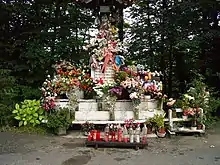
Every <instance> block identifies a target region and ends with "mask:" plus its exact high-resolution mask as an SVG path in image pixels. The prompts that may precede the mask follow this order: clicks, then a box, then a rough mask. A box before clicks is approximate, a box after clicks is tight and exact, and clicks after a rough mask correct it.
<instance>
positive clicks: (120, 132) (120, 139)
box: [118, 129, 122, 142]
mask: <svg viewBox="0 0 220 165" xmlns="http://www.w3.org/2000/svg"><path fill="white" fill-rule="evenodd" d="M121 141H122V131H121V129H119V130H118V142H121Z"/></svg>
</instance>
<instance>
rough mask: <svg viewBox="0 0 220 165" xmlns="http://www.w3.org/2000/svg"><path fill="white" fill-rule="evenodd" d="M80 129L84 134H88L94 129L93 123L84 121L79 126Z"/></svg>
mask: <svg viewBox="0 0 220 165" xmlns="http://www.w3.org/2000/svg"><path fill="white" fill-rule="evenodd" d="M81 128H82V131H83V132H84V133H89V131H91V130H94V129H95V125H94V124H93V123H89V122H88V121H86V122H85V123H83V124H82V125H81Z"/></svg>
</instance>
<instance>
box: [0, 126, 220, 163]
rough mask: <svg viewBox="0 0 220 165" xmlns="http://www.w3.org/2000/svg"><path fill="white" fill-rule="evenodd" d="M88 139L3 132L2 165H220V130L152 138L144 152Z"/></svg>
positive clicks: (0, 136) (0, 153)
mask: <svg viewBox="0 0 220 165" xmlns="http://www.w3.org/2000/svg"><path fill="white" fill-rule="evenodd" d="M83 143H84V139H77V138H64V137H54V136H51V137H50V136H37V135H28V134H14V133H8V132H0V165H146V164H148V165H220V128H218V129H214V130H212V131H210V132H209V134H208V135H206V136H204V137H195V136H176V137H173V138H171V139H169V138H164V139H158V138H152V139H149V140H148V143H149V146H148V147H147V148H146V149H143V150H138V151H135V150H132V149H114V148H100V149H98V150H95V149H93V148H86V147H85V146H84V144H83Z"/></svg>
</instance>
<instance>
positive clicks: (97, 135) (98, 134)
mask: <svg viewBox="0 0 220 165" xmlns="http://www.w3.org/2000/svg"><path fill="white" fill-rule="evenodd" d="M96 140H97V141H100V140H101V136H100V131H97V132H96Z"/></svg>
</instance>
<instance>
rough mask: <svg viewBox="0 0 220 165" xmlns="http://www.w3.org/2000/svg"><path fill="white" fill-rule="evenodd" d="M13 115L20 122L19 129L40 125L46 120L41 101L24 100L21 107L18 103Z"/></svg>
mask: <svg viewBox="0 0 220 165" xmlns="http://www.w3.org/2000/svg"><path fill="white" fill-rule="evenodd" d="M12 113H13V114H14V115H15V117H14V118H15V119H16V120H18V121H19V127H21V126H26V125H32V126H35V125H39V124H40V123H41V121H42V120H43V119H44V110H43V109H42V108H41V106H40V100H24V101H23V102H21V104H20V105H19V104H18V103H17V104H15V110H13V111H12Z"/></svg>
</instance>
